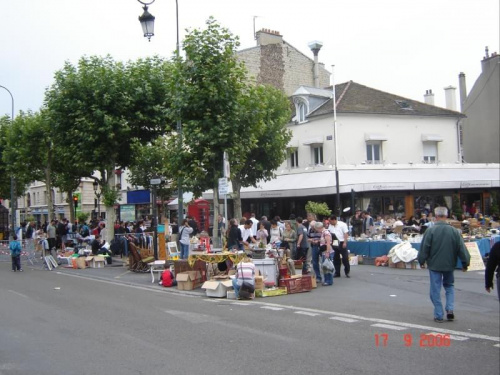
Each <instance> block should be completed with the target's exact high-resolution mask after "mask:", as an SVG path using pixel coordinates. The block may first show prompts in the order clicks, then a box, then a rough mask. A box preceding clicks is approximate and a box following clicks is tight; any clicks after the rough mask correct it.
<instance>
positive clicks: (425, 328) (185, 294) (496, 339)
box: [56, 272, 500, 345]
mask: <svg viewBox="0 0 500 375" xmlns="http://www.w3.org/2000/svg"><path fill="white" fill-rule="evenodd" d="M56 274H58V275H63V276H69V277H75V278H80V279H86V280H89V281H94V282H100V283H105V284H111V285H116V286H121V287H127V288H133V289H138V290H145V291H151V292H155V293H164V294H165V293H166V294H173V295H178V296H180V297H191V298H199V297H200V295H199V294H197V293H194V292H191V293H192V294H190V292H186V291H182V292H177V291H173V290H172V291H171V290H168V288H163V289H157V288H153V287H143V286H139V285H134V284H131V283H130V284H129V283H124V282H120V283H119V282H116V281H112V280H106V279H101V278H97V277H95V276H93V277H89V276H84V275H77V274H71V273H66V272H57V273H56ZM233 304H240V303H237V302H233ZM251 304H252V305H259V306H268V307H279V308H280V309H281V310H282V309H288V310H293V311H309V312H314V313H319V314H323V315H329V316H337V317H344V318H350V319H356V320H362V321H366V322H373V323H383V324H384V323H385V324H394V325H397V326H400V327H405V328H413V329H420V330H423V331H436V332H439V333H447V334H450V335H457V336H462V337H468V338H475V339H481V340H488V341H493V342H495V343H497V344H498V343H500V337H497V336H488V335H483V334H479V333H471V332H460V331H454V330H451V329H441V328H440V329H438V328H436V327H431V326H424V325H420V324H413V323H405V322H397V321H392V320H387V319H378V318H369V317H365V316H360V315H353V314H345V313H341V312H336V311H327V310H319V309H311V308H306V307H297V306H289V305H281V304H277V303H269V302H258V301H252V303H251ZM242 305H243V304H242ZM245 305H247V304H245ZM499 345H500V344H499Z"/></svg>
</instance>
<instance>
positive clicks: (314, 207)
mask: <svg viewBox="0 0 500 375" xmlns="http://www.w3.org/2000/svg"><path fill="white" fill-rule="evenodd" d="M306 211H307V212H308V213H313V214H316V215H321V216H330V215H331V214H332V210H330V209H329V208H328V205H327V204H326V203H324V202H312V201H308V202H307V203H306Z"/></svg>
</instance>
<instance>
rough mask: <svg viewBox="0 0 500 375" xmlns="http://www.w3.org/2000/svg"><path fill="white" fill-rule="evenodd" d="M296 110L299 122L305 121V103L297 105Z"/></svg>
mask: <svg viewBox="0 0 500 375" xmlns="http://www.w3.org/2000/svg"><path fill="white" fill-rule="evenodd" d="M298 110H299V111H298V119H299V122H304V121H306V114H307V107H306V105H305V103H299V105H298Z"/></svg>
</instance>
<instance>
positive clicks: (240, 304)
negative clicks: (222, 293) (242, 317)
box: [231, 302, 251, 306]
mask: <svg viewBox="0 0 500 375" xmlns="http://www.w3.org/2000/svg"><path fill="white" fill-rule="evenodd" d="M231 305H238V306H250V305H251V303H248V302H231Z"/></svg>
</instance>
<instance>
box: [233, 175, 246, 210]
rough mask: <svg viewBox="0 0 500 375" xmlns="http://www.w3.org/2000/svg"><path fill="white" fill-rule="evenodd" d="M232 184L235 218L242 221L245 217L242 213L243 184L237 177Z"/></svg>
mask: <svg viewBox="0 0 500 375" xmlns="http://www.w3.org/2000/svg"><path fill="white" fill-rule="evenodd" d="M231 184H232V185H233V196H232V198H233V210H234V216H233V217H236V218H238V219H241V218H242V217H243V213H242V211H241V195H240V190H241V183H240V181H238V180H237V178H236V177H234V178H233V179H232V180H231Z"/></svg>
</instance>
